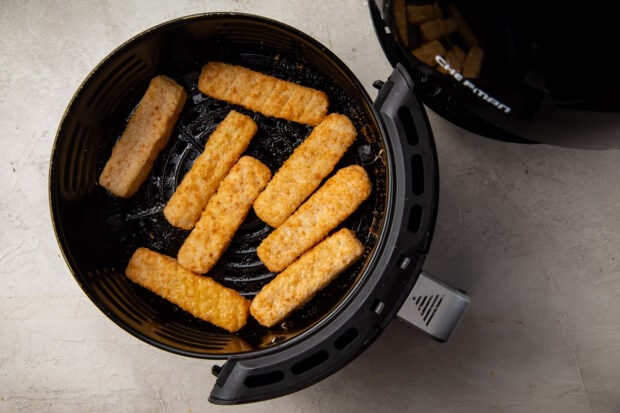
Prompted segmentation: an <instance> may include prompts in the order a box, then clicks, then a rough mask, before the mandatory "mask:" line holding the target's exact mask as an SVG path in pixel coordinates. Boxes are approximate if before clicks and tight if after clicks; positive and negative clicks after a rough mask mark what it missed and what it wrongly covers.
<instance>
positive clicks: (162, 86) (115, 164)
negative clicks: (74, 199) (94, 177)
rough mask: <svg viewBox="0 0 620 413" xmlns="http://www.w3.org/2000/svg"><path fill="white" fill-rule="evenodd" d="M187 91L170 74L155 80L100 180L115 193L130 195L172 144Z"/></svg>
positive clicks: (117, 143) (117, 144)
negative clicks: (172, 136)
mask: <svg viewBox="0 0 620 413" xmlns="http://www.w3.org/2000/svg"><path fill="white" fill-rule="evenodd" d="M186 99H187V93H186V92H185V90H184V89H183V87H182V86H181V85H179V84H178V83H176V82H175V81H174V80H172V79H170V78H169V77H166V76H156V77H154V78H153V79H151V82H150V83H149V87H148V88H147V90H146V93H145V94H144V96H143V97H142V99H141V100H140V102H139V103H138V106H137V107H136V110H135V111H134V113H133V114H132V115H131V118H130V119H129V122H128V123H127V126H126V127H125V130H124V131H123V133H122V134H121V137H120V138H119V140H118V141H117V142H116V144H115V145H114V147H113V148H112V155H111V156H110V158H109V159H108V161H107V162H106V164H105V167H104V168H103V171H102V172H101V175H100V176H99V183H100V184H101V186H103V187H104V188H106V189H107V190H108V191H110V192H111V193H112V194H114V195H116V196H118V197H122V198H129V197H130V196H132V195H133V194H134V193H135V192H136V191H137V190H138V188H140V185H142V183H144V181H145V180H146V177H147V176H148V174H149V173H150V172H151V169H152V168H153V163H154V162H155V159H156V158H157V155H159V153H160V152H161V150H162V149H164V147H165V146H166V145H167V144H168V141H169V140H170V135H171V133H172V130H173V128H174V124H175V123H176V121H177V119H178V118H179V114H180V113H181V110H182V109H183V105H184V104H185V100H186Z"/></svg>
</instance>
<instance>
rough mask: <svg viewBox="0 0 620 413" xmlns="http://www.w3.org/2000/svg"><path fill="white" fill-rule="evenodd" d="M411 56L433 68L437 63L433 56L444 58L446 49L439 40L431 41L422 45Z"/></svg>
mask: <svg viewBox="0 0 620 413" xmlns="http://www.w3.org/2000/svg"><path fill="white" fill-rule="evenodd" d="M411 53H413V55H414V56H415V57H417V58H418V59H420V60H421V61H423V62H424V63H426V64H427V65H429V66H431V67H435V65H436V64H437V62H436V61H435V56H438V55H439V56H442V57H443V56H445V55H446V49H445V48H444V47H443V45H442V44H441V42H440V41H439V40H433V41H432V42H428V43H424V44H423V45H422V46H420V47H419V48H417V49H415V50H414V51H412V52H411Z"/></svg>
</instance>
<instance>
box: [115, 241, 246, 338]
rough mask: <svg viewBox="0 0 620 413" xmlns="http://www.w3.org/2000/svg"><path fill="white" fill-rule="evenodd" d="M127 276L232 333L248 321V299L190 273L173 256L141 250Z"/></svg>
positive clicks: (139, 249) (126, 271)
mask: <svg viewBox="0 0 620 413" xmlns="http://www.w3.org/2000/svg"><path fill="white" fill-rule="evenodd" d="M125 274H126V275H127V277H129V279H131V280H132V281H133V282H135V283H137V284H139V285H141V286H142V287H145V288H147V289H149V290H151V291H152V292H154V293H155V294H157V295H159V296H161V297H163V298H165V299H166V300H168V301H170V302H172V303H174V304H176V305H178V306H179V307H181V308H182V309H183V310H185V311H187V312H189V313H190V314H192V315H193V316H195V317H198V318H200V319H202V320H205V321H208V322H210V323H212V324H214V325H216V326H218V327H220V328H223V329H224V330H227V331H230V332H231V333H234V332H236V331H239V330H240V329H241V328H242V327H243V326H244V325H245V324H246V322H247V319H248V313H249V306H250V302H249V301H248V300H246V299H245V298H244V297H243V296H241V295H240V294H239V293H237V292H236V291H235V290H232V289H230V288H226V287H224V286H223V285H221V284H219V283H218V282H216V281H214V280H213V279H211V278H209V277H205V276H202V275H196V274H194V273H192V272H190V271H187V270H186V269H185V268H183V267H181V266H180V265H179V264H178V263H177V261H176V260H175V259H174V258H172V257H168V256H166V255H162V254H159V253H157V252H154V251H151V250H149V249H147V248H138V249H137V250H136V251H135V252H134V254H133V256H132V257H131V259H130V260H129V264H128V265H127V268H126V270H125Z"/></svg>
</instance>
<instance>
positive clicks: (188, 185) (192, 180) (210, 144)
mask: <svg viewBox="0 0 620 413" xmlns="http://www.w3.org/2000/svg"><path fill="white" fill-rule="evenodd" d="M257 128H258V127H257V126H256V123H255V122H254V121H253V120H252V119H251V118H250V117H248V116H246V115H243V114H241V113H239V112H235V111H234V110H233V111H231V112H230V113H229V114H228V115H227V116H226V118H225V119H224V120H223V121H222V122H221V123H220V124H219V125H218V126H217V128H216V129H215V131H213V133H212V134H211V136H209V139H208V140H207V143H206V145H205V148H204V151H203V152H202V153H201V154H200V156H198V158H196V160H195V161H194V164H193V165H192V168H191V169H190V170H189V171H188V172H187V173H186V174H185V176H184V177H183V180H182V181H181V184H180V185H179V186H178V188H177V189H176V190H175V192H174V194H172V197H171V198H170V200H169V201H168V204H167V205H166V207H165V208H164V215H165V216H166V219H167V220H168V222H170V223H171V224H172V225H174V226H175V227H179V228H183V229H192V228H193V227H194V225H195V224H196V221H198V219H199V218H200V214H202V211H203V210H204V209H205V206H206V205H207V202H208V201H209V198H211V196H212V195H213V194H214V193H215V191H216V190H217V187H218V185H219V184H220V182H221V181H222V179H224V177H225V176H226V174H227V173H228V171H230V168H232V166H233V165H234V164H235V162H237V160H238V159H239V157H240V156H241V154H242V153H243V152H244V151H245V150H246V149H247V147H248V145H249V144H250V141H251V140H252V138H253V137H254V135H255V134H256V130H257Z"/></svg>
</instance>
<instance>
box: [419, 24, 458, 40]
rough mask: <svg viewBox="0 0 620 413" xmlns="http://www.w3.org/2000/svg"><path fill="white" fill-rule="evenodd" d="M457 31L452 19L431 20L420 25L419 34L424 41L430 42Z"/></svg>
mask: <svg viewBox="0 0 620 413" xmlns="http://www.w3.org/2000/svg"><path fill="white" fill-rule="evenodd" d="M457 29H458V26H457V25H456V21H455V20H454V19H442V20H431V21H428V22H426V23H422V24H421V25H420V34H421V35H422V38H423V39H424V40H426V41H427V42H430V41H432V40H437V39H440V38H442V37H445V36H447V35H449V34H452V33H454V32H456V30H457Z"/></svg>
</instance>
